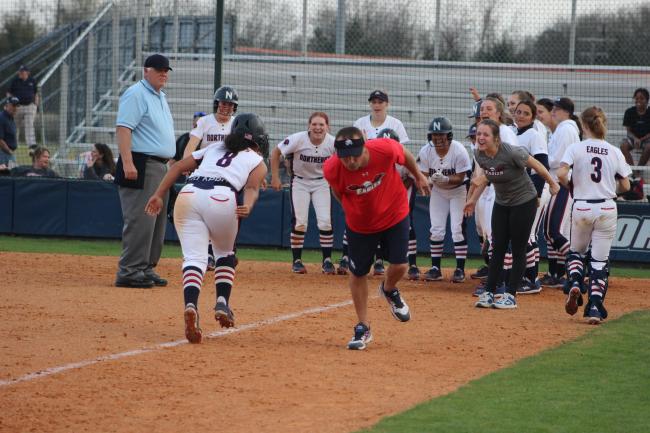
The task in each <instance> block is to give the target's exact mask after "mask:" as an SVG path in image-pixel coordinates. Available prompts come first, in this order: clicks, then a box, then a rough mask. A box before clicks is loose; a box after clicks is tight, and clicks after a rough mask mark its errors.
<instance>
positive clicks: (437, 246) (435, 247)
mask: <svg viewBox="0 0 650 433" xmlns="http://www.w3.org/2000/svg"><path fill="white" fill-rule="evenodd" d="M443 244H444V241H434V240H431V241H429V251H430V252H431V266H435V267H436V268H438V269H440V261H441V259H442V248H443Z"/></svg>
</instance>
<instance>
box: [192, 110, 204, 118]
mask: <svg viewBox="0 0 650 433" xmlns="http://www.w3.org/2000/svg"><path fill="white" fill-rule="evenodd" d="M203 116H206V114H205V112H203V111H197V112H196V113H194V118H195V119H196V118H197V117H203Z"/></svg>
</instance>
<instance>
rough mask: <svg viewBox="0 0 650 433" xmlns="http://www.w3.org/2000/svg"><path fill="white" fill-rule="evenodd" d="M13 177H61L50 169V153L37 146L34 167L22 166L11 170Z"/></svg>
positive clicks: (33, 155) (34, 153)
mask: <svg viewBox="0 0 650 433" xmlns="http://www.w3.org/2000/svg"><path fill="white" fill-rule="evenodd" d="M11 175H12V176H16V177H22V176H25V177H32V176H37V177H59V175H58V174H57V173H56V172H55V171H54V170H52V169H51V168H50V151H49V149H47V148H46V147H42V146H37V147H36V148H35V149H34V150H33V151H32V165H21V166H20V167H16V168H14V169H13V170H11Z"/></svg>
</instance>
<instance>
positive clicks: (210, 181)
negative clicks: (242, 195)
mask: <svg viewBox="0 0 650 433" xmlns="http://www.w3.org/2000/svg"><path fill="white" fill-rule="evenodd" d="M187 183H191V184H192V185H194V186H195V187H197V188H199V189H212V188H214V187H215V186H225V187H228V188H230V189H231V190H232V192H234V193H235V194H237V193H238V191H237V190H236V189H235V187H234V186H232V184H231V183H230V182H228V181H227V180H226V179H224V178H222V177H204V176H197V177H190V178H189V179H187Z"/></svg>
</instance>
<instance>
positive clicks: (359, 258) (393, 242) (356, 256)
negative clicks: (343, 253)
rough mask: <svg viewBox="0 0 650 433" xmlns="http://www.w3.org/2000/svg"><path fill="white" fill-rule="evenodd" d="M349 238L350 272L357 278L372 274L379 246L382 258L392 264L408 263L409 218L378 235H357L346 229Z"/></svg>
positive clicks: (348, 228)
mask: <svg viewBox="0 0 650 433" xmlns="http://www.w3.org/2000/svg"><path fill="white" fill-rule="evenodd" d="M345 229H346V230H347V236H348V257H349V258H350V271H351V272H352V273H353V274H354V275H356V276H357V277H362V276H364V275H367V274H368V272H370V266H371V265H372V263H373V262H374V255H375V251H376V249H377V244H379V245H380V246H381V250H382V257H383V258H385V259H386V260H388V261H389V262H390V263H392V264H397V265H399V264H403V263H408V249H409V217H408V216H406V217H405V218H404V219H403V220H402V221H400V222H398V223H397V224H395V225H394V226H392V227H389V228H387V229H386V230H384V231H381V232H377V233H356V232H354V231H352V230H351V229H350V227H346V228H345Z"/></svg>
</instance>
